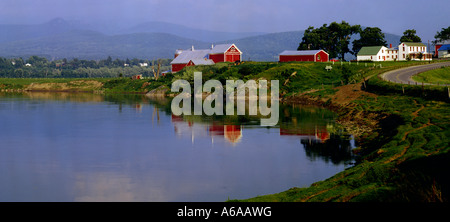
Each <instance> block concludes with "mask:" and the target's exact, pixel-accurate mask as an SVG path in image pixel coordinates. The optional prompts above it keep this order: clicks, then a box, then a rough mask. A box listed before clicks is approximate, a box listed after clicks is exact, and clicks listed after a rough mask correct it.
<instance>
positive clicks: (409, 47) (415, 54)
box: [398, 42, 432, 61]
mask: <svg viewBox="0 0 450 222" xmlns="http://www.w3.org/2000/svg"><path fill="white" fill-rule="evenodd" d="M398 57H399V60H400V61H404V60H408V59H410V60H431V59H432V55H431V53H428V52H427V46H426V45H425V44H423V43H420V42H402V43H401V44H400V45H399V46H398Z"/></svg>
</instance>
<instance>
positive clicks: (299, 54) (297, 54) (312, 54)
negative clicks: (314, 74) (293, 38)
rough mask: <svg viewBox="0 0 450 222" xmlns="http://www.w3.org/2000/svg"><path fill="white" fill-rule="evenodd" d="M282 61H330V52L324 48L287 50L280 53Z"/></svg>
mask: <svg viewBox="0 0 450 222" xmlns="http://www.w3.org/2000/svg"><path fill="white" fill-rule="evenodd" d="M278 61H280V62H328V61H329V54H328V53H326V52H325V51H323V50H301V51H289V50H286V51H284V52H282V53H280V55H279V60H278Z"/></svg>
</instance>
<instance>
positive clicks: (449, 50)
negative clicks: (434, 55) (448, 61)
mask: <svg viewBox="0 0 450 222" xmlns="http://www.w3.org/2000/svg"><path fill="white" fill-rule="evenodd" d="M438 57H439V58H450V44H448V45H442V46H441V47H439V50H438Z"/></svg>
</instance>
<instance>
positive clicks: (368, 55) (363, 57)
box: [356, 46, 388, 62]
mask: <svg viewBox="0 0 450 222" xmlns="http://www.w3.org/2000/svg"><path fill="white" fill-rule="evenodd" d="M387 50H388V48H387V47H385V46H365V47H362V48H361V50H359V52H358V54H357V55H356V59H357V60H358V61H374V62H378V61H386V52H387Z"/></svg>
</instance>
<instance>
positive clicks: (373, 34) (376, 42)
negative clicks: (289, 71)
mask: <svg viewBox="0 0 450 222" xmlns="http://www.w3.org/2000/svg"><path fill="white" fill-rule="evenodd" d="M356 34H359V36H360V38H359V39H355V40H353V41H352V45H353V46H352V49H350V46H349V45H350V40H351V37H352V36H353V35H356ZM384 38H385V35H384V33H383V32H382V30H381V29H380V28H378V27H366V28H364V29H362V27H361V25H350V24H349V23H347V22H345V21H342V22H341V23H337V22H332V23H331V24H329V25H328V24H324V25H322V26H321V27H319V28H314V27H313V26H310V27H308V29H306V30H305V33H304V35H303V38H302V41H301V42H300V44H299V46H298V50H318V49H322V50H325V51H326V52H327V53H329V54H330V58H339V59H341V60H345V54H346V53H351V54H353V55H356V54H358V52H359V50H360V49H361V48H362V47H364V46H387V43H386V40H385V39H384ZM435 39H436V41H434V42H435V43H436V42H438V41H445V40H449V39H450V27H449V28H443V29H442V30H441V32H438V33H437V34H436V35H435ZM421 41H422V40H421V38H420V37H419V36H417V34H416V30H415V29H407V30H406V31H404V32H403V36H402V37H401V38H400V43H401V42H421Z"/></svg>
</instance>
